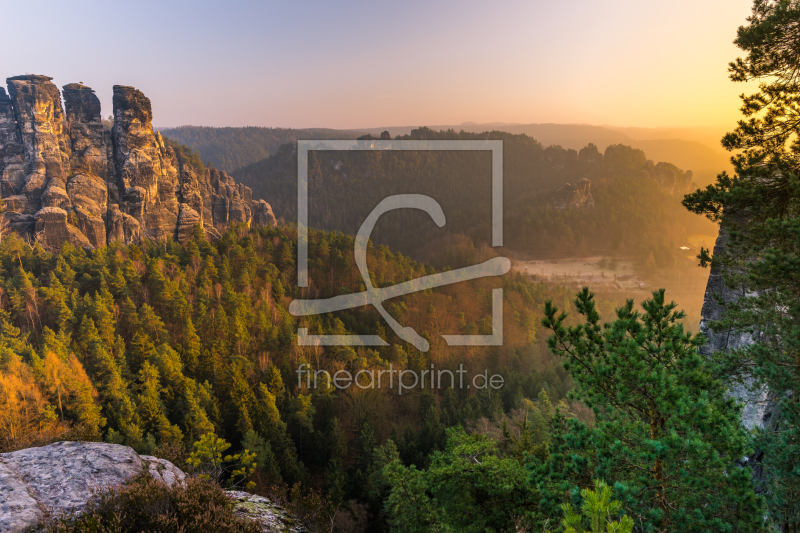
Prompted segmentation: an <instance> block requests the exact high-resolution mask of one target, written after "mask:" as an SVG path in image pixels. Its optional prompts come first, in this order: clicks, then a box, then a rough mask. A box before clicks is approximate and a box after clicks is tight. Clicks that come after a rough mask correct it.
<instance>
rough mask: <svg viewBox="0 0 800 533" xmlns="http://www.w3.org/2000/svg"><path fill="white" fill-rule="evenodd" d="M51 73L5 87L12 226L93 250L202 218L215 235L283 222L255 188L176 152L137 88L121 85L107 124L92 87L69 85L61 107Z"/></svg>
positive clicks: (2, 188)
mask: <svg viewBox="0 0 800 533" xmlns="http://www.w3.org/2000/svg"><path fill="white" fill-rule="evenodd" d="M51 79H52V78H49V77H47V76H37V75H27V76H15V77H13V78H8V79H7V80H6V82H7V84H8V94H6V91H5V89H4V88H2V87H0V194H1V195H2V198H3V200H4V204H5V211H6V213H5V218H6V220H7V221H8V222H9V224H10V226H11V228H12V229H13V230H15V231H17V232H19V233H21V234H23V235H26V236H28V237H30V238H32V239H36V240H38V241H39V242H41V243H42V245H43V246H45V247H46V248H49V249H57V248H59V247H60V246H61V245H62V244H63V243H64V242H65V241H69V242H71V243H72V244H74V245H76V246H80V247H83V248H88V249H91V248H96V247H100V246H104V245H106V244H108V243H110V242H112V241H116V240H119V241H122V242H123V243H125V244H131V243H138V242H140V241H141V240H143V239H154V240H159V239H179V240H182V241H183V240H186V239H187V238H188V237H189V236H190V235H191V233H192V229H193V228H194V226H195V225H197V224H200V225H201V226H202V227H203V228H205V230H206V232H207V233H209V234H210V236H212V237H216V236H219V232H220V231H224V230H225V228H226V227H227V226H228V225H230V224H234V223H239V222H244V223H246V224H255V225H267V224H271V225H274V224H275V223H276V222H275V217H274V215H273V214H272V208H271V207H270V206H269V204H267V203H266V202H265V201H263V200H260V201H256V200H253V198H252V193H251V191H250V188H249V187H246V186H244V185H241V184H237V183H235V182H234V181H233V179H232V178H231V177H230V176H228V175H227V174H225V173H224V172H219V171H217V170H215V169H207V170H206V171H205V172H204V173H203V174H202V175H200V173H199V172H198V170H197V169H195V168H193V167H192V166H191V165H190V164H188V163H186V162H181V161H179V160H178V158H177V157H176V156H175V153H174V151H173V150H172V148H170V147H169V146H167V145H166V144H165V142H164V139H162V137H161V135H160V134H159V133H158V132H155V131H153V125H152V120H153V113H152V108H151V105H150V100H149V99H148V98H147V97H146V96H145V95H144V94H142V93H141V92H140V91H138V90H136V89H134V88H133V87H125V86H121V85H115V86H114V98H113V107H114V109H113V113H114V117H113V118H114V120H113V123H111V124H110V127H109V124H108V123H106V124H104V123H103V120H102V114H101V109H100V100H99V99H98V98H97V96H96V95H95V94H94V91H93V90H92V89H91V88H89V87H86V86H85V85H82V84H80V83H70V84H68V85H65V86H64V87H63V98H64V106H63V108H62V105H61V96H62V95H61V94H60V93H59V90H58V88H57V87H56V86H55V85H54V84H53V83H51V81H50V80H51Z"/></svg>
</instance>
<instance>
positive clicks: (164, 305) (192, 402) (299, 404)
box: [0, 226, 610, 522]
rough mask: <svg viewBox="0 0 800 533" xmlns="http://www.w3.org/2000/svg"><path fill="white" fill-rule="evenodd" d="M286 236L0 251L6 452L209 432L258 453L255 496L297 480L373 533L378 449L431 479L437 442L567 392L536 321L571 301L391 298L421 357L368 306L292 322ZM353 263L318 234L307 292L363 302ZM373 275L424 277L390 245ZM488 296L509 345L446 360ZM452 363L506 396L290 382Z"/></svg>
mask: <svg viewBox="0 0 800 533" xmlns="http://www.w3.org/2000/svg"><path fill="white" fill-rule="evenodd" d="M294 233H295V232H294V231H293V228H291V227H289V226H285V227H282V228H277V229H272V228H259V229H257V230H256V229H252V230H248V229H247V228H246V227H240V228H236V229H232V230H231V231H229V232H228V233H226V234H225V236H224V238H223V239H222V240H220V241H218V242H216V243H211V242H208V241H206V240H205V238H204V237H203V233H202V231H200V230H199V229H198V232H197V233H196V236H195V239H194V240H192V241H190V242H189V243H188V244H187V245H186V246H182V245H179V244H177V243H175V242H170V243H166V244H164V243H160V244H159V243H151V244H149V245H147V246H145V247H144V248H139V247H136V246H130V247H122V246H112V247H109V248H106V249H101V250H97V251H95V252H93V253H91V254H89V253H87V252H85V251H83V250H80V249H76V248H73V247H71V246H69V245H65V247H64V248H63V249H62V250H61V251H60V252H59V253H56V254H50V253H47V252H45V251H44V250H42V249H41V247H40V246H39V245H35V246H29V245H28V244H26V243H24V242H23V241H21V240H20V239H19V238H17V237H16V236H14V235H10V236H7V237H5V238H4V239H3V240H2V242H1V243H0V257H1V259H0V264H2V273H0V276H2V279H3V280H4V281H3V297H2V298H3V299H2V311H1V313H2V316H1V317H0V319H2V331H1V332H0V334H1V335H2V337H1V339H2V340H0V343H1V344H2V356H0V365H1V366H2V370H3V371H2V373H0V380H1V381H0V391H2V395H0V413H2V414H0V427H1V428H2V431H0V435H2V443H0V445H1V446H2V447H3V448H4V449H5V450H9V449H17V448H20V447H25V446H27V445H32V444H35V443H36V442H40V441H41V440H42V439H48V438H58V437H59V436H63V432H64V431H67V429H66V428H67V426H71V427H72V429H71V430H69V431H73V432H75V431H77V432H79V434H80V436H81V437H82V438H97V439H101V438H102V439H103V440H106V441H109V442H117V443H124V444H127V445H129V446H132V447H134V448H135V449H136V450H138V451H139V452H141V453H154V452H155V453H158V451H159V450H161V451H162V452H163V450H165V449H170V446H172V447H173V448H174V447H178V448H181V449H184V447H185V449H187V450H191V449H192V444H193V443H195V442H197V441H199V440H200V439H201V438H202V437H203V436H204V435H207V434H210V433H213V434H215V435H217V436H218V437H219V438H223V439H225V440H227V441H228V442H231V443H233V444H234V446H235V447H236V448H244V447H247V448H249V449H250V450H256V451H257V453H258V464H259V467H258V470H257V471H256V472H254V473H252V478H253V479H255V481H256V482H257V483H258V484H259V485H260V486H262V487H266V486H269V485H272V484H275V483H281V482H285V483H289V484H294V483H303V484H307V485H308V484H310V486H317V487H318V488H323V489H324V490H325V491H326V493H328V494H329V495H330V499H331V501H332V502H335V503H336V504H340V503H341V502H343V501H349V500H355V501H357V502H362V503H361V504H363V505H366V504H367V503H369V502H372V505H373V507H374V506H377V507H375V509H373V511H375V513H377V514H375V515H374V516H378V518H375V520H378V522H380V520H381V519H380V516H382V515H381V513H380V512H379V511H380V499H378V500H370V499H369V498H370V497H368V494H367V493H366V492H365V491H366V490H367V489H366V488H365V485H364V476H366V475H368V473H370V472H374V471H375V470H376V469H379V468H380V467H381V466H382V465H381V464H373V462H372V448H373V447H374V446H375V445H378V444H381V445H383V444H385V443H386V442H387V439H390V438H391V440H392V443H393V444H392V445H391V446H394V448H392V449H393V450H395V451H394V452H393V453H396V454H397V456H398V457H400V458H402V460H403V463H404V464H407V465H413V464H415V465H418V466H419V467H423V466H425V465H427V464H428V462H429V461H430V458H429V455H430V454H431V453H432V452H434V451H435V450H439V449H443V447H444V444H445V440H446V432H445V430H446V428H448V427H454V426H457V425H480V424H484V425H485V424H489V425H496V424H497V423H498V422H497V421H498V420H500V419H505V418H508V417H512V418H513V417H514V416H519V411H520V409H522V408H523V407H524V405H526V403H525V402H526V401H528V400H525V399H526V398H529V399H534V400H535V399H536V398H550V400H547V402H550V401H552V402H557V401H559V400H561V399H563V398H565V396H566V393H567V391H568V390H569V389H570V388H571V387H572V381H571V379H570V378H569V376H568V375H567V373H566V371H565V370H564V369H563V368H562V367H561V365H560V364H559V363H558V361H557V360H556V359H554V358H553V357H552V356H550V355H549V352H548V351H547V349H546V348H545V347H544V345H543V337H542V334H541V326H540V325H539V320H540V318H541V308H542V306H543V304H544V301H545V299H547V298H549V297H550V298H556V299H557V300H558V301H561V302H568V301H569V296H568V293H567V292H566V291H564V290H563V289H558V288H555V289H552V288H548V287H546V286H544V285H541V284H531V283H528V282H524V281H522V280H521V279H517V278H515V277H505V278H502V279H498V280H496V282H492V281H491V280H486V281H485V284H481V283H477V284H460V285H455V286H451V287H448V288H447V290H442V291H437V292H436V293H430V292H426V293H423V294H415V295H409V296H407V297H404V298H399V299H397V300H396V301H392V302H391V304H390V305H389V307H388V308H389V310H390V312H391V313H392V314H393V315H394V316H395V317H396V318H397V319H398V320H399V321H401V322H402V323H405V324H408V325H413V326H414V327H415V328H416V329H417V331H419V332H420V333H422V334H423V335H425V336H426V337H428V338H429V339H430V340H431V350H430V351H428V352H426V353H423V352H419V351H417V350H415V349H414V348H413V347H412V346H403V344H402V343H401V342H400V341H399V339H396V338H393V335H392V334H391V330H388V328H385V327H384V326H383V324H382V323H381V321H380V317H379V315H378V314H377V313H376V312H375V311H374V310H371V309H357V310H354V311H350V312H342V313H338V314H337V316H326V315H323V316H321V317H319V318H317V317H314V318H313V320H308V321H302V322H298V321H297V320H296V319H294V318H293V317H292V316H290V315H289V314H288V312H287V305H288V302H289V301H290V300H291V298H292V297H299V296H301V292H300V291H299V290H296V289H292V287H293V286H295V285H296V283H295V279H294V276H295V274H294V268H295V267H294V262H295V253H296V252H295V237H294ZM352 249H353V238H352V237H348V236H345V235H343V234H339V233H322V232H313V233H312V240H311V250H312V257H313V258H314V259H313V260H312V261H311V263H310V276H311V280H312V281H311V288H310V289H309V290H308V292H314V291H317V294H316V296H328V295H332V294H337V293H344V292H353V291H355V290H356V289H358V288H359V286H360V285H362V284H363V282H362V281H361V280H360V277H359V276H358V273H357V270H356V269H355V266H354V264H353V258H352V257H353V256H352ZM370 269H371V272H372V275H373V281H374V282H375V283H376V284H378V285H383V284H386V283H393V282H397V281H403V280H405V279H411V278H415V277H419V276H420V275H424V274H426V273H432V272H433V271H432V269H431V267H429V266H426V265H422V264H418V263H415V262H414V261H412V260H410V259H408V258H406V257H403V256H402V255H400V254H392V253H391V252H390V251H389V250H388V249H387V248H386V247H385V246H380V247H375V248H371V249H370ZM491 286H502V287H503V288H504V289H505V291H506V298H505V302H506V303H505V306H506V313H507V315H506V316H507V317H508V318H507V319H506V321H505V336H504V338H505V345H504V346H502V347H496V348H493V349H491V350H489V351H486V350H479V349H477V347H459V348H458V349H454V348H450V349H448V347H447V346H446V345H445V344H444V342H443V341H442V339H441V336H440V333H456V334H457V333H462V332H463V333H480V332H485V331H486V329H487V328H491V325H490V323H487V321H490V320H491V304H490V301H489V299H488V298H487V297H482V298H481V297H479V298H475V297H474V291H476V290H477V291H478V293H479V294H484V295H485V294H486V292H487V291H489V292H490V290H489V288H490V287H491ZM303 293H304V294H303V295H304V296H307V295H308V293H307V292H306V291H303ZM567 305H568V304H567ZM606 306H607V310H609V311H610V303H609V302H607V303H606ZM298 326H304V327H309V328H310V329H311V332H312V333H331V334H336V333H342V332H344V331H348V332H355V333H374V332H376V331H377V332H380V334H381V335H382V336H383V337H384V338H386V339H387V340H389V341H390V343H391V344H392V346H391V347H385V348H384V347H377V348H375V349H364V348H357V349H353V348H350V347H337V348H334V349H325V350H323V349H321V348H320V347H301V346H298V345H297V341H296V333H297V328H298ZM460 363H463V364H464V365H465V367H467V368H469V369H471V370H474V371H476V372H477V371H478V369H481V371H482V370H483V369H488V370H489V371H490V373H499V374H501V375H503V376H504V378H505V386H504V387H503V388H502V389H499V390H493V389H490V390H485V391H476V390H472V391H469V390H467V389H465V388H464V389H462V388H453V387H451V388H447V389H446V390H439V389H435V390H433V391H431V390H423V389H420V388H416V389H411V390H405V391H403V392H404V394H402V395H400V394H398V391H397V387H396V386H395V389H394V390H385V389H366V390H362V389H360V388H357V387H352V388H350V389H347V390H345V391H343V392H337V391H335V390H332V389H331V388H329V387H328V386H326V385H323V384H322V383H320V387H319V388H312V389H309V388H308V387H307V385H306V382H305V380H302V383H298V375H297V373H296V369H297V368H298V367H299V365H301V364H305V365H306V367H305V368H307V369H314V370H319V369H325V370H328V371H329V372H330V373H331V374H333V373H334V372H336V371H337V370H341V369H346V370H349V371H350V372H352V373H355V372H357V371H359V370H362V369H377V368H387V367H388V365H389V364H392V365H393V368H395V369H414V370H417V371H419V370H422V369H427V368H429V366H430V365H431V364H435V365H436V367H437V368H448V369H451V370H456V369H457V367H458V365H459V364H460ZM445 384H447V383H446V380H445ZM579 409H580V408H579ZM581 412H582V413H584V414H585V413H586V411H585V409H584V410H582V411H581ZM496 431H499V429H496ZM542 439H544V437H543V436H541V435H540V437H539V438H538V439H537V441H536V442H537V443H538V444H541V442H543V441H542ZM365 502H366V503H365ZM379 515H380V516H379Z"/></svg>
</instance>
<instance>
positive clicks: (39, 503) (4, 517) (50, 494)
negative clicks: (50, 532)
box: [0, 442, 307, 533]
mask: <svg viewBox="0 0 800 533" xmlns="http://www.w3.org/2000/svg"><path fill="white" fill-rule="evenodd" d="M145 472H146V473H148V474H150V476H152V477H153V478H154V479H156V480H158V481H160V482H162V483H165V484H166V485H167V486H169V487H172V486H174V485H176V484H182V483H183V482H184V480H185V479H186V474H185V473H184V472H183V471H182V470H181V469H180V468H178V467H177V466H175V465H174V464H172V463H171V462H169V461H167V460H166V459H160V458H158V457H153V456H149V455H138V454H137V453H136V452H135V451H134V450H133V449H132V448H129V447H128V446H122V445H119V444H107V443H104V442H57V443H55V444H50V445H48V446H42V447H39V448H27V449H25V450H19V451H16V452H11V453H4V454H0V533H21V532H23V531H28V530H31V529H35V528H36V526H37V525H38V524H39V521H40V520H41V519H42V518H43V517H44V516H45V515H49V516H52V517H57V516H60V515H63V514H74V513H80V512H81V511H83V510H84V509H86V506H87V504H88V503H89V501H90V500H91V499H92V498H93V497H94V496H95V495H96V494H98V493H100V492H102V491H104V490H107V489H110V488H113V487H116V486H118V485H121V484H124V483H126V482H128V481H130V480H131V479H133V478H135V477H137V476H139V475H140V474H142V473H145ZM226 494H227V495H228V496H229V497H230V498H231V499H232V500H233V504H234V507H235V512H236V513H237V514H239V515H241V516H243V517H245V518H248V519H250V520H254V521H256V522H258V523H259V525H260V526H261V527H262V529H263V531H264V532H270V533H274V532H284V533H306V532H307V530H306V529H305V528H304V527H303V526H302V525H301V524H300V523H299V522H298V521H297V520H296V519H294V518H293V517H291V516H290V515H289V514H288V513H287V512H286V511H285V510H284V509H283V508H282V507H281V506H280V505H276V504H275V503H273V502H272V501H270V500H269V499H267V498H264V497H261V496H255V495H253V494H249V493H247V492H241V491H235V490H231V491H226Z"/></svg>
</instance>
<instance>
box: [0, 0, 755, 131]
mask: <svg viewBox="0 0 800 533" xmlns="http://www.w3.org/2000/svg"><path fill="white" fill-rule="evenodd" d="M750 6H751V0H699V1H698V0H694V1H689V0H673V1H670V2H647V1H645V2H642V1H641V0H636V1H634V0H607V1H604V2H600V1H580V0H575V1H571V2H552V1H550V2H541V1H526V2H523V1H508V2H485V1H481V2H477V1H464V2H455V1H444V2H391V3H389V2H376V1H370V2H346V3H339V4H336V3H333V2H322V1H317V2H303V1H298V2H291V3H275V4H270V3H265V2H260V1H244V0H233V1H228V2H216V1H215V2H212V1H208V0H195V1H185V2H184V1H181V2H175V1H172V2H170V1H167V2H164V1H158V2H156V1H150V0H145V1H141V2H137V3H136V4H130V3H122V2H113V3H108V2H100V1H96V2H88V1H73V2H63V1H59V2H42V1H39V0H29V1H27V2H16V3H14V5H13V6H9V7H7V8H6V9H5V11H4V13H5V15H7V17H6V18H7V20H9V21H17V22H15V23H12V24H7V25H5V26H4V28H3V31H2V32H0V49H2V50H3V53H2V57H3V61H2V64H0V67H2V68H0V76H2V78H5V77H9V76H13V75H18V74H24V73H36V74H47V75H49V76H53V77H54V78H55V79H54V82H55V83H57V84H58V85H59V86H60V85H64V84H66V83H69V82H75V81H83V82H84V83H86V84H87V85H90V86H92V87H93V88H95V89H96V91H97V93H98V96H100V98H101V101H102V103H103V107H104V114H110V112H111V111H110V110H111V106H110V104H111V86H112V85H114V84H122V85H133V86H135V87H137V88H139V89H141V90H142V91H143V92H144V93H145V94H146V95H148V96H149V97H150V99H151V100H152V102H153V108H154V114H155V123H156V124H157V125H160V126H177V125H182V124H195V125H208V126H244V125H253V126H282V127H331V128H357V127H378V126H391V125H423V124H459V123H461V122H465V121H473V122H517V123H541V122H556V123H588V124H612V125H618V126H642V127H667V126H682V127H698V126H713V127H729V126H731V125H732V124H733V122H734V121H735V120H736V118H737V117H738V107H739V99H738V94H740V93H741V92H743V91H752V89H753V88H752V87H744V86H742V85H741V84H734V83H732V82H730V81H729V80H728V77H727V64H728V62H729V61H731V60H733V59H734V58H735V57H737V55H738V50H737V49H736V47H735V46H734V45H733V44H732V41H733V39H734V37H735V35H736V29H737V27H738V26H740V25H742V24H744V23H745V19H746V17H747V16H748V14H749V13H750ZM26 20H35V21H36V22H35V24H22V23H21V21H26Z"/></svg>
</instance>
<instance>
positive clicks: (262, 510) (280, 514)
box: [225, 490, 308, 533]
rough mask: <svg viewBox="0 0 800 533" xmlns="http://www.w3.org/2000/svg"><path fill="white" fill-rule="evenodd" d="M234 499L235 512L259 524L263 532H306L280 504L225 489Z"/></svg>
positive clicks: (261, 497)
mask: <svg viewBox="0 0 800 533" xmlns="http://www.w3.org/2000/svg"><path fill="white" fill-rule="evenodd" d="M225 493H226V494H227V495H228V496H229V497H230V498H231V499H232V500H233V501H234V504H235V506H236V507H235V509H236V514H239V515H241V516H244V517H245V518H248V519H250V520H253V521H254V522H258V523H259V524H260V525H261V528H262V531H264V533H278V532H280V533H307V532H308V530H307V529H306V528H305V527H303V526H302V525H301V524H300V523H299V522H298V521H297V520H295V519H294V518H292V517H290V516H289V515H288V514H287V512H286V510H284V508H283V507H281V506H280V505H278V504H276V503H274V502H272V501H271V500H269V499H267V498H264V497H263V496H256V495H255V494H250V493H248V492H242V491H239V490H226V491H225Z"/></svg>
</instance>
